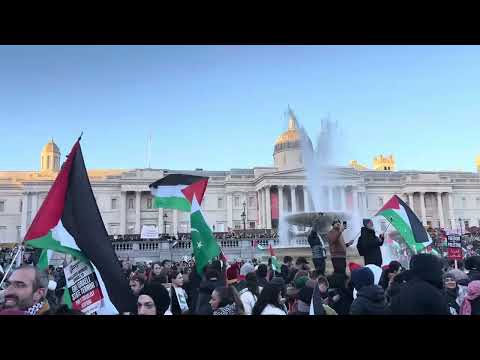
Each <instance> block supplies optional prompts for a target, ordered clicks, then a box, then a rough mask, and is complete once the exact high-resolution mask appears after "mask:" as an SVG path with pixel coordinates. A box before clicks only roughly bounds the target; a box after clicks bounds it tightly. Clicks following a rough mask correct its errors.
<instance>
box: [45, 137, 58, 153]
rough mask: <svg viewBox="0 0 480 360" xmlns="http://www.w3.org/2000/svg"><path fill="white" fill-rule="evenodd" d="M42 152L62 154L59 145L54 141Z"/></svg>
mask: <svg viewBox="0 0 480 360" xmlns="http://www.w3.org/2000/svg"><path fill="white" fill-rule="evenodd" d="M42 152H44V153H54V154H60V149H59V148H58V146H57V144H55V143H54V142H53V139H51V140H50V141H49V143H48V144H47V145H45V146H44V147H43V151H42Z"/></svg>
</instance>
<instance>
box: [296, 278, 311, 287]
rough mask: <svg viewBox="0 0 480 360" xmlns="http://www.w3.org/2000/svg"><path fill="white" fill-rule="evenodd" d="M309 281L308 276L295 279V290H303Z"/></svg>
mask: <svg viewBox="0 0 480 360" xmlns="http://www.w3.org/2000/svg"><path fill="white" fill-rule="evenodd" d="M308 280H309V279H308V276H300V277H299V278H297V279H295V281H294V282H293V285H294V286H295V289H301V288H304V287H305V285H306V283H307V281H308Z"/></svg>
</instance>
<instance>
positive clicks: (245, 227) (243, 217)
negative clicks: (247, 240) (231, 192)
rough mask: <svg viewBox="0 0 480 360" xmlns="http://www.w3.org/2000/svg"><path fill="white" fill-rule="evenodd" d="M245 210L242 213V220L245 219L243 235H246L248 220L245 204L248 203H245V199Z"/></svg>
mask: <svg viewBox="0 0 480 360" xmlns="http://www.w3.org/2000/svg"><path fill="white" fill-rule="evenodd" d="M242 205H243V212H242V215H240V216H241V217H242V220H243V237H245V235H246V234H245V233H246V230H247V225H246V220H247V214H245V206H246V205H247V204H245V201H244V202H243V204H242Z"/></svg>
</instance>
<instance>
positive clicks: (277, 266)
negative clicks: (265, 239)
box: [268, 244, 280, 272]
mask: <svg viewBox="0 0 480 360" xmlns="http://www.w3.org/2000/svg"><path fill="white" fill-rule="evenodd" d="M268 251H269V253H270V258H271V259H272V270H273V271H275V272H280V263H279V262H278V260H277V257H276V256H275V253H274V252H273V248H272V244H269V245H268Z"/></svg>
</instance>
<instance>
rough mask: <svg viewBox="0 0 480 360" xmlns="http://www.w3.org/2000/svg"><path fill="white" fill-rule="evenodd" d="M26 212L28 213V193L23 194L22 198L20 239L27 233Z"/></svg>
mask: <svg viewBox="0 0 480 360" xmlns="http://www.w3.org/2000/svg"><path fill="white" fill-rule="evenodd" d="M27 213H28V193H25V194H23V200H22V224H21V227H22V228H21V231H20V236H21V237H22V239H23V238H24V237H25V234H26V233H27Z"/></svg>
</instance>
